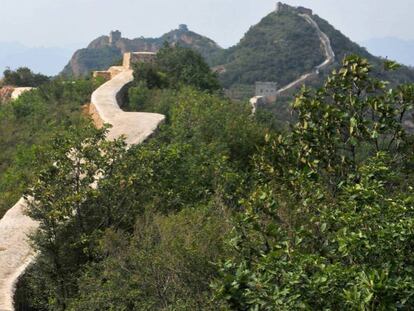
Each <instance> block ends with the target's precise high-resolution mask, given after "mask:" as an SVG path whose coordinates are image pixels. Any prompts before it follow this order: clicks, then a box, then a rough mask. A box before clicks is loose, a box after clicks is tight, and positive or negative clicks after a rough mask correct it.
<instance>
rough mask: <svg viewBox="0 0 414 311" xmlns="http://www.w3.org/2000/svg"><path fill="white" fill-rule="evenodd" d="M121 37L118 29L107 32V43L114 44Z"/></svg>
mask: <svg viewBox="0 0 414 311" xmlns="http://www.w3.org/2000/svg"><path fill="white" fill-rule="evenodd" d="M121 38H122V34H121V32H120V31H119V30H115V31H111V33H110V34H109V44H110V45H115V44H116V43H117V42H118V41H119V40H120V39H121Z"/></svg>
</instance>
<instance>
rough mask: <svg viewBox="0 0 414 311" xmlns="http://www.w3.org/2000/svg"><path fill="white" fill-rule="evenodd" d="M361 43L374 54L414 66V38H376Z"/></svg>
mask: <svg viewBox="0 0 414 311" xmlns="http://www.w3.org/2000/svg"><path fill="white" fill-rule="evenodd" d="M361 45H362V46H365V47H366V48H367V49H368V51H369V52H371V53H372V54H374V55H377V56H382V57H387V58H389V59H392V60H396V61H398V62H400V63H402V64H404V65H409V66H414V40H411V41H408V40H402V39H399V38H394V37H386V38H375V39H370V40H366V41H363V42H361Z"/></svg>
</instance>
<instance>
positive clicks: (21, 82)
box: [2, 67, 50, 87]
mask: <svg viewBox="0 0 414 311" xmlns="http://www.w3.org/2000/svg"><path fill="white" fill-rule="evenodd" d="M3 76H4V77H3V82H2V83H3V84H4V85H12V86H27V87H38V86H40V85H42V84H44V83H47V82H49V81H50V78H49V77H47V76H45V75H42V74H40V73H37V74H35V73H33V72H32V71H31V70H30V69H29V68H27V67H20V68H18V69H16V70H15V71H13V70H10V69H6V70H5V71H4V73H3Z"/></svg>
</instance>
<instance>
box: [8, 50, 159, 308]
mask: <svg viewBox="0 0 414 311" xmlns="http://www.w3.org/2000/svg"><path fill="white" fill-rule="evenodd" d="M150 54H151V53H127V55H125V58H124V64H123V66H118V67H111V68H110V69H109V70H108V71H107V72H101V73H97V74H95V76H99V75H103V76H105V77H107V78H108V81H107V82H106V83H104V84H103V85H102V86H100V87H99V88H98V89H97V90H96V91H95V92H93V94H92V98H91V104H90V105H89V112H90V114H91V116H92V119H93V121H94V123H95V125H96V126H97V127H100V126H102V125H103V124H104V123H108V124H110V125H111V126H112V127H111V128H110V130H109V133H108V135H107V139H108V140H113V139H116V138H119V137H121V136H124V137H125V139H126V143H127V145H128V146H131V145H135V144H139V143H141V142H143V141H144V140H145V139H147V138H148V137H150V136H151V135H152V134H153V133H154V132H155V131H156V129H157V128H158V126H159V125H160V124H161V123H162V122H163V121H164V119H165V117H164V116H163V115H161V114H157V113H146V112H145V113H144V112H124V111H123V110H122V109H121V108H120V105H121V102H120V100H121V98H122V96H121V95H122V93H123V91H124V90H125V87H126V86H127V85H128V84H129V83H130V82H132V80H133V71H132V70H131V62H136V61H151V57H152V56H151V55H150ZM26 208H27V202H26V201H25V199H24V198H21V199H20V200H19V202H18V203H17V204H16V205H15V206H13V207H12V208H11V209H10V210H9V211H8V212H7V213H6V214H5V215H4V217H3V218H2V219H1V220H0V311H12V310H14V307H13V296H14V291H15V286H16V283H17V281H18V279H19V277H20V276H21V275H22V274H23V273H24V271H25V269H26V268H27V267H28V265H30V264H31V263H32V262H33V260H35V258H36V254H35V252H34V250H33V248H32V247H31V245H30V242H29V239H28V235H30V234H31V233H33V232H34V231H35V230H36V229H37V228H38V224H37V223H36V222H35V221H33V220H32V219H31V218H30V217H28V216H26V215H25V210H26Z"/></svg>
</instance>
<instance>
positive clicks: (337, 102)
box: [216, 57, 414, 310]
mask: <svg viewBox="0 0 414 311" xmlns="http://www.w3.org/2000/svg"><path fill="white" fill-rule="evenodd" d="M388 65H389V67H393V64H390V63H389V64H388ZM413 103H414V86H413V85H401V86H399V87H397V88H395V89H388V87H387V85H386V84H385V83H384V82H382V81H379V80H375V79H373V78H371V76H370V66H369V65H368V63H367V61H366V60H364V59H361V58H359V57H350V58H348V59H346V60H345V61H344V63H343V66H342V68H341V69H340V70H339V71H338V72H335V73H334V74H333V75H332V76H331V77H330V78H329V80H328V81H327V82H326V84H325V86H324V87H323V88H321V89H320V90H318V91H316V92H315V91H312V90H308V89H304V90H303V91H302V92H301V94H299V96H298V97H297V98H296V101H295V103H294V106H293V107H294V109H296V110H297V111H298V115H299V120H298V122H297V124H296V125H295V126H294V127H293V131H292V133H291V134H289V135H287V136H286V135H285V136H275V137H273V136H268V142H269V143H268V146H267V147H266V148H264V149H263V150H262V152H261V154H260V155H258V156H256V157H255V163H256V170H255V171H256V173H257V174H258V180H257V185H256V186H255V187H254V191H252V193H251V195H250V198H249V199H248V200H246V201H245V202H244V206H245V209H244V212H243V213H241V214H240V215H238V217H237V222H236V226H235V228H234V231H233V233H234V235H233V238H232V240H231V244H232V245H233V247H234V249H235V251H236V253H235V255H234V257H233V258H231V259H230V260H228V261H225V262H223V264H222V270H221V272H222V275H221V278H220V279H219V280H218V281H217V283H216V289H217V294H218V297H220V298H223V299H225V300H226V301H227V302H228V303H229V305H230V308H232V309H237V310H275V308H276V309H278V310H296V309H312V310H321V309H330V310H338V309H341V310H394V309H405V310H410V309H412V307H413V305H414V301H413V298H412V297H413V296H412V295H413V293H414V288H413V280H414V274H413V261H412V260H411V256H410V254H411V252H412V241H413V234H414V226H413V224H414V223H413V216H414V205H413V193H412V190H413V188H412V177H413V173H412V160H413V153H412V148H410V147H409V146H410V145H411V144H412V137H411V135H409V133H407V132H406V130H405V128H404V126H403V122H404V120H405V115H406V114H407V113H410V111H412V109H413Z"/></svg>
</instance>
